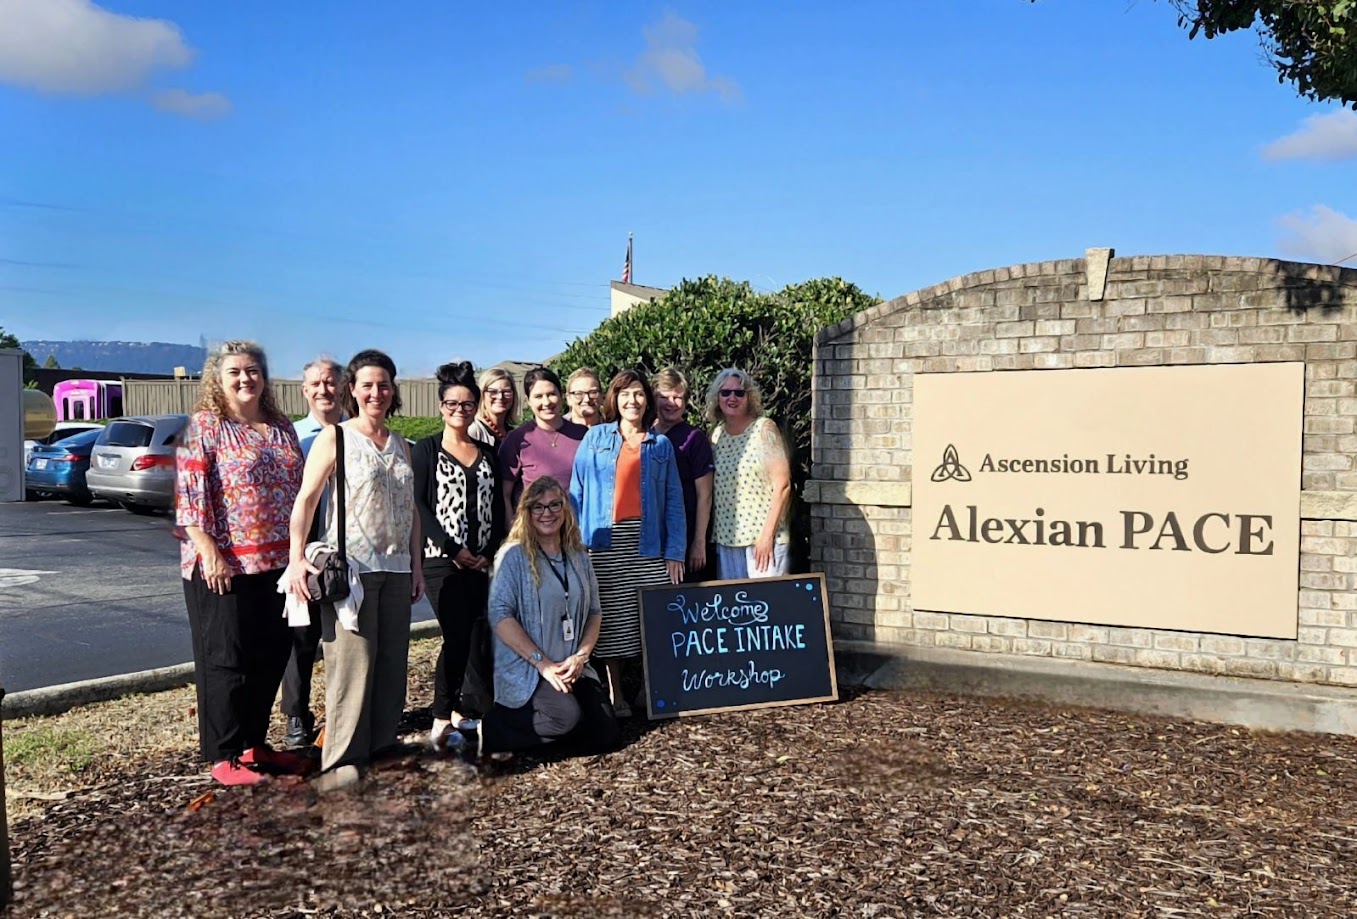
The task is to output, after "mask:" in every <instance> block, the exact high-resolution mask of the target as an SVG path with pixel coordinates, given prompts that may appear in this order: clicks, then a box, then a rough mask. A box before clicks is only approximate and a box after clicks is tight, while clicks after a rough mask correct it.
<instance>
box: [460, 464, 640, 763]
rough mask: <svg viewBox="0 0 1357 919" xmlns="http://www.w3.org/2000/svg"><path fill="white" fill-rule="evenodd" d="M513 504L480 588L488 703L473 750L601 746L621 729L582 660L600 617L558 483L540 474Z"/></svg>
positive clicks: (607, 746)
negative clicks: (485, 610)
mask: <svg viewBox="0 0 1357 919" xmlns="http://www.w3.org/2000/svg"><path fill="white" fill-rule="evenodd" d="M517 510H518V513H517V515H516V517H515V518H514V525H513V529H512V530H511V531H510V533H509V539H508V543H507V546H506V548H505V549H504V550H503V551H502V552H501V553H500V556H499V558H498V560H497V561H496V565H495V580H494V583H493V584H492V585H491V586H490V611H489V615H490V624H491V626H492V627H493V628H494V636H495V638H494V647H495V705H494V708H492V709H491V710H490V711H489V712H487V713H486V715H485V718H484V719H483V720H482V722H481V730H480V739H481V754H482V755H490V756H494V755H495V754H504V753H513V752H516V751H519V750H528V749H531V748H533V747H537V746H541V745H542V744H547V743H553V742H557V741H561V740H566V739H570V740H573V741H576V742H578V744H579V746H580V747H582V748H583V749H584V750H585V751H588V752H603V751H606V750H611V749H613V748H614V747H616V746H617V744H618V741H619V740H620V738H621V733H620V731H619V729H618V726H617V719H616V717H615V716H614V714H613V709H612V706H611V705H610V704H609V702H608V694H607V693H606V692H605V691H604V689H603V687H602V686H601V685H600V684H599V681H598V675H597V674H596V673H595V672H594V670H593V668H592V667H590V666H589V655H590V654H592V653H593V650H594V645H595V643H596V642H597V641H598V633H599V625H600V623H601V621H602V615H601V612H600V607H599V598H598V583H597V581H595V579H594V568H593V565H591V564H590V562H589V553H588V552H587V551H585V548H584V543H583V540H581V539H580V528H579V525H578V524H577V523H576V522H575V515H574V513H573V512H572V511H571V509H570V502H569V500H568V499H567V497H566V493H565V489H564V488H562V487H561V485H560V483H558V482H557V481H556V480H555V479H554V478H552V477H551V476H541V477H539V478H537V479H535V480H534V481H533V483H532V484H531V485H529V486H528V487H527V488H525V489H524V490H523V497H522V498H521V499H520V500H519V504H518V509H517Z"/></svg>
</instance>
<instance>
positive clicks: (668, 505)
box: [570, 421, 688, 562]
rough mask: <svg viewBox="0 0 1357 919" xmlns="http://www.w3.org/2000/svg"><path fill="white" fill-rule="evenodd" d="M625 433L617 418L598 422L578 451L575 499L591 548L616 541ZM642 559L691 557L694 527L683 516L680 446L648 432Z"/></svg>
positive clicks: (643, 460)
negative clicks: (617, 490)
mask: <svg viewBox="0 0 1357 919" xmlns="http://www.w3.org/2000/svg"><path fill="white" fill-rule="evenodd" d="M621 452H622V434H621V433H620V432H619V431H618V429H617V422H615V421H614V422H609V423H607V424H600V425H595V426H594V427H592V428H590V429H589V433H587V434H585V435H584V440H583V441H582V442H581V443H580V446H579V449H578V450H577V451H575V468H574V471H573V472H572V473H571V476H570V503H571V505H572V506H573V507H574V508H575V514H576V516H578V517H579V521H580V531H581V533H582V534H583V535H584V544H585V545H586V546H588V547H589V548H590V549H591V550H594V551H597V550H599V549H611V548H612V544H613V490H614V488H615V487H616V485H617V457H618V455H619V454H620V453H621ZM639 549H640V554H641V557H642V558H660V557H663V558H665V559H667V560H669V561H673V562H681V561H683V560H684V559H685V558H686V557H687V551H688V525H687V523H686V522H685V520H684V516H683V486H682V485H681V484H680V483H679V476H678V463H677V461H676V460H675V459H674V445H673V444H672V443H670V441H669V438H668V437H665V436H664V435H663V434H656V433H655V432H654V431H647V432H646V436H645V439H644V440H643V441H641V541H640V546H639Z"/></svg>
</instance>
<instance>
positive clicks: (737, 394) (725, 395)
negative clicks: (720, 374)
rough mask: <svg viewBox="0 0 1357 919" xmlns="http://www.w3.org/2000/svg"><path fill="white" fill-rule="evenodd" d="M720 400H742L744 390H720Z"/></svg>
mask: <svg viewBox="0 0 1357 919" xmlns="http://www.w3.org/2000/svg"><path fill="white" fill-rule="evenodd" d="M721 398H722V399H731V398H734V399H743V398H744V390H743V389H723V390H721Z"/></svg>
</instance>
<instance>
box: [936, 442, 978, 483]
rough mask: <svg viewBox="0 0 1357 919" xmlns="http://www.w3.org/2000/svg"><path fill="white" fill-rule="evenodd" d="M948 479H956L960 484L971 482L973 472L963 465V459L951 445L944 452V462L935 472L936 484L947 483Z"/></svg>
mask: <svg viewBox="0 0 1357 919" xmlns="http://www.w3.org/2000/svg"><path fill="white" fill-rule="evenodd" d="M948 479H956V480H957V481H958V482H969V481H970V480H971V472H970V470H969V469H967V468H966V467H965V466H963V465H961V459H960V458H959V457H958V456H957V453H956V447H954V446H952V445H951V444H948V445H947V449H946V450H943V451H942V462H941V463H939V464H938V468H937V469H934V470H933V481H934V482H946V481H947V480H948Z"/></svg>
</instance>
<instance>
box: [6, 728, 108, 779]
mask: <svg viewBox="0 0 1357 919" xmlns="http://www.w3.org/2000/svg"><path fill="white" fill-rule="evenodd" d="M95 749H96V744H95V741H94V736H93V735H92V734H90V733H89V732H88V731H78V730H76V731H66V730H61V729H59V728H54V727H50V726H46V725H43V726H40V727H37V728H36V729H35V730H31V731H24V732H22V733H20V734H18V736H15V737H11V738H7V740H6V743H5V759H6V761H7V762H9V763H11V764H12V765H13V766H14V767H15V768H16V769H29V770H32V771H34V772H46V773H53V772H64V773H67V774H70V775H79V774H80V773H82V772H84V771H85V770H86V769H88V768H89V767H90V764H91V763H93V762H94V754H95Z"/></svg>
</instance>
